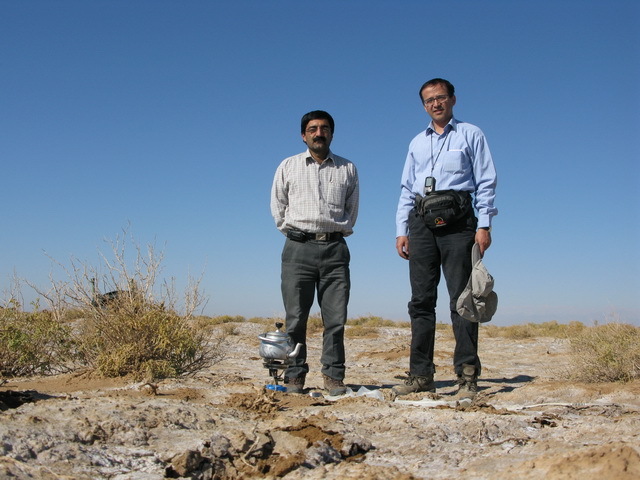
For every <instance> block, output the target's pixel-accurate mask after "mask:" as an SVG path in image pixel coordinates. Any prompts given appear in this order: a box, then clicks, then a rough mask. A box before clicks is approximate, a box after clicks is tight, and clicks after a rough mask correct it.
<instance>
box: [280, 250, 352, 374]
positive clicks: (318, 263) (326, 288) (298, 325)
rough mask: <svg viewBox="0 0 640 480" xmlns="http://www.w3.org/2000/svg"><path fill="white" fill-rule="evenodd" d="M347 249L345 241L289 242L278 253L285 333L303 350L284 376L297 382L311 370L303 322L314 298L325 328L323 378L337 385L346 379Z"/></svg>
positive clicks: (306, 318) (349, 285) (348, 286)
mask: <svg viewBox="0 0 640 480" xmlns="http://www.w3.org/2000/svg"><path fill="white" fill-rule="evenodd" d="M350 259H351V257H350V254H349V248H348V247H347V243H346V242H345V241H344V239H343V238H341V239H340V240H336V241H333V242H319V241H307V242H304V243H302V242H296V241H294V240H290V239H288V238H287V240H286V242H285V245H284V249H283V250H282V284H281V287H282V299H283V301H284V307H285V311H286V325H287V333H288V334H289V335H290V336H291V338H292V340H293V341H294V342H295V343H302V344H303V345H304V346H303V347H302V349H301V350H300V353H299V354H298V356H297V357H296V358H295V359H294V360H293V362H292V365H291V366H289V367H288V368H287V370H286V371H285V377H288V378H295V377H299V376H300V375H305V374H306V373H307V372H308V371H309V365H308V364H307V346H306V343H307V341H306V338H307V320H308V318H309V311H310V310H311V307H312V305H313V300H314V295H315V293H316V292H317V293H318V305H319V306H320V313H321V315H322V322H323V324H324V333H323V337H322V356H321V357H320V361H321V363H322V373H324V374H325V375H327V376H329V377H331V378H334V379H336V380H343V379H344V376H345V366H344V363H345V351H344V326H345V324H346V323H347V304H348V303H349V290H350V288H351V280H350V276H349V261H350Z"/></svg>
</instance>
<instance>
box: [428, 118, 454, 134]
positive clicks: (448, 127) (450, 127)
mask: <svg viewBox="0 0 640 480" xmlns="http://www.w3.org/2000/svg"><path fill="white" fill-rule="evenodd" d="M457 128H458V120H456V119H455V118H454V117H451V120H449V123H447V125H446V126H445V127H444V131H445V132H446V131H447V130H454V131H455V130H457ZM435 131H436V130H435V128H433V120H431V121H430V122H429V126H428V127H427V135H431V134H432V133H435Z"/></svg>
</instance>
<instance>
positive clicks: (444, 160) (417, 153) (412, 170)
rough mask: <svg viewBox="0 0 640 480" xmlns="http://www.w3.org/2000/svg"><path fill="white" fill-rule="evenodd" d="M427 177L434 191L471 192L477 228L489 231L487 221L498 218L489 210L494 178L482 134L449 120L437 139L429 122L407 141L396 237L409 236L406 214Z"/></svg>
mask: <svg viewBox="0 0 640 480" xmlns="http://www.w3.org/2000/svg"><path fill="white" fill-rule="evenodd" d="M429 176H431V177H434V178H435V179H436V190H458V191H467V192H471V193H472V194H473V196H474V200H473V206H474V208H475V209H476V215H477V217H478V228H480V227H491V218H492V217H493V216H495V215H497V214H498V210H497V209H496V208H495V207H494V206H493V201H494V199H495V196H496V184H497V175H496V169H495V167H494V165H493V159H492V158H491V152H490V151H489V145H487V140H486V138H485V136H484V134H483V133H482V130H480V129H479V128H478V127H476V126H475V125H471V124H470V123H465V122H461V121H459V120H456V119H455V118H452V119H451V121H450V122H449V123H448V124H447V126H446V127H445V129H444V132H443V133H442V134H441V135H438V133H436V131H435V130H434V129H433V122H432V123H429V127H427V129H426V130H425V131H424V132H421V133H420V134H418V135H417V136H416V137H415V138H414V139H413V140H412V141H411V143H410V144H409V152H408V153H407V160H406V161H405V164H404V170H403V172H402V185H401V192H400V200H399V201H398V210H397V213H396V237H400V236H407V235H408V234H409V233H408V232H409V227H408V222H409V212H410V211H411V209H412V208H413V207H414V202H415V196H416V193H419V194H420V195H424V183H425V180H426V178H427V177H429Z"/></svg>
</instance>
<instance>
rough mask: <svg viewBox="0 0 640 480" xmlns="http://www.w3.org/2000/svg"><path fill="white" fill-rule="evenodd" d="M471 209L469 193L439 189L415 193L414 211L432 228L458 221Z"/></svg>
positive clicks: (446, 225)
mask: <svg viewBox="0 0 640 480" xmlns="http://www.w3.org/2000/svg"><path fill="white" fill-rule="evenodd" d="M470 210H471V194H469V192H458V191H456V190H440V191H436V192H431V193H429V194H428V195H426V196H424V197H423V196H422V195H418V194H416V211H417V212H418V214H419V215H420V216H421V217H422V219H423V220H424V223H425V224H426V225H427V227H429V228H431V229H432V230H435V229H438V228H443V227H448V226H450V225H454V224H455V223H457V222H459V221H460V220H462V219H463V218H465V217H466V216H467V214H468V213H469V211H470Z"/></svg>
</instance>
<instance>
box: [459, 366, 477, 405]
mask: <svg viewBox="0 0 640 480" xmlns="http://www.w3.org/2000/svg"><path fill="white" fill-rule="evenodd" d="M457 383H458V392H457V393H456V398H457V399H458V400H473V399H474V398H475V397H476V394H477V393H478V377H477V375H476V367H474V366H473V365H466V364H465V365H463V366H462V374H461V375H459V376H458V382H457Z"/></svg>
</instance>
